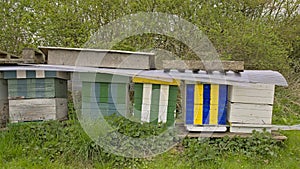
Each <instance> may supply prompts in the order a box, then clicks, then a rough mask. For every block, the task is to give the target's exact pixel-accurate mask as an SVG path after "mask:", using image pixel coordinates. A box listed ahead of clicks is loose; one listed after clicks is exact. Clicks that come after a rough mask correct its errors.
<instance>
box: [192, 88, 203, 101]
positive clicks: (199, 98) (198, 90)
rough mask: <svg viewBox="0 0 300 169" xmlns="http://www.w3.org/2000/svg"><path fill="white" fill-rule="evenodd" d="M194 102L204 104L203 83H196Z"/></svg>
mask: <svg viewBox="0 0 300 169" xmlns="http://www.w3.org/2000/svg"><path fill="white" fill-rule="evenodd" d="M194 104H195V105H196V104H203V85H202V84H196V85H195V91H194Z"/></svg>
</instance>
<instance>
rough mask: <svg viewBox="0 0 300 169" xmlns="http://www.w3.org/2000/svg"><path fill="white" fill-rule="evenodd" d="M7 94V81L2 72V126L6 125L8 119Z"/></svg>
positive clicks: (0, 125) (0, 76)
mask: <svg viewBox="0 0 300 169" xmlns="http://www.w3.org/2000/svg"><path fill="white" fill-rule="evenodd" d="M7 96H8V94H7V81H6V80H5V79H3V73H2V72H0V128H2V127H5V126H6V123H7V121H8V99H7Z"/></svg>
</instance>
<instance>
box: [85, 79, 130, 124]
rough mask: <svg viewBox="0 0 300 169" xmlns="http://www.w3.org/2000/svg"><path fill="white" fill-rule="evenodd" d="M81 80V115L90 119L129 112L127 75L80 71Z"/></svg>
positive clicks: (124, 114) (125, 114) (123, 114)
mask: <svg viewBox="0 0 300 169" xmlns="http://www.w3.org/2000/svg"><path fill="white" fill-rule="evenodd" d="M80 81H82V94H81V98H82V107H81V111H82V115H85V117H90V118H92V119H95V118H99V117H101V116H108V115H112V114H114V113H115V114H118V115H122V116H127V114H128V112H129V96H128V90H129V77H125V76H119V75H115V76H114V75H111V74H101V73H97V74H95V73H80Z"/></svg>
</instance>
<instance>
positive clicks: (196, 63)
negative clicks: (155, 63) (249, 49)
mask: <svg viewBox="0 0 300 169" xmlns="http://www.w3.org/2000/svg"><path fill="white" fill-rule="evenodd" d="M163 68H164V69H181V70H184V69H189V70H206V71H229V70H231V71H243V70H244V62H243V61H212V62H207V61H205V62H202V61H200V60H164V61H163Z"/></svg>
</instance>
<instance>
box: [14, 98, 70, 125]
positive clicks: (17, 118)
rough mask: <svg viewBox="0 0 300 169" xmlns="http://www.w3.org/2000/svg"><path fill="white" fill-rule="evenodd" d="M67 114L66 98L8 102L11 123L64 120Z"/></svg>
mask: <svg viewBox="0 0 300 169" xmlns="http://www.w3.org/2000/svg"><path fill="white" fill-rule="evenodd" d="M67 114H68V101H67V99H66V98H51V99H41V98H39V99H20V100H9V120H10V122H12V123H15V122H23V121H39V120H64V119H65V118H66V117H67Z"/></svg>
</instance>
